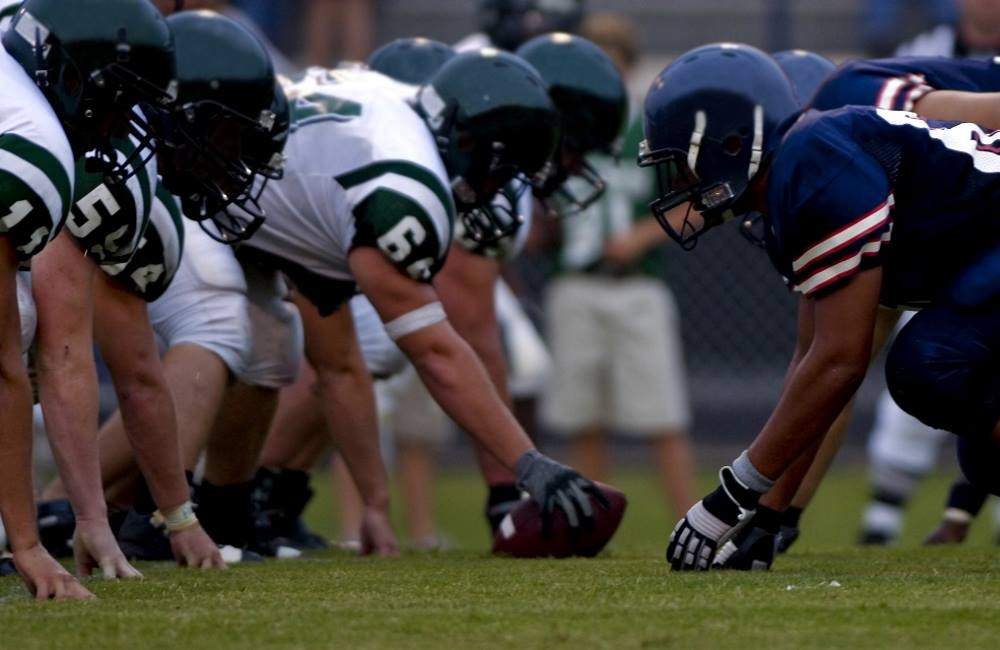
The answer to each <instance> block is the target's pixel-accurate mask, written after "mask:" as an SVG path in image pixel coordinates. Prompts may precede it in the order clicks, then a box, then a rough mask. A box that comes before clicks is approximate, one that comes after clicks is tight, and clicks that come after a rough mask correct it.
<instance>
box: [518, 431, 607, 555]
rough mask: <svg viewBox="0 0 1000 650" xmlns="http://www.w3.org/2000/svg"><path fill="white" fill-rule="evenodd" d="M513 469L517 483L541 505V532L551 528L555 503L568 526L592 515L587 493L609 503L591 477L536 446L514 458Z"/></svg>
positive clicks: (604, 503)
mask: <svg viewBox="0 0 1000 650" xmlns="http://www.w3.org/2000/svg"><path fill="white" fill-rule="evenodd" d="M514 470H515V472H516V473H517V486H518V487H519V488H521V489H522V490H524V491H525V492H527V493H528V494H530V495H531V498H532V499H534V500H535V503H537V504H538V505H539V506H540V507H541V509H542V534H543V535H544V536H548V535H549V533H550V531H551V528H552V515H553V513H555V509H556V508H557V507H558V508H561V509H562V510H563V512H565V513H566V520H567V522H568V523H569V526H570V528H579V527H581V526H583V525H585V524H586V523H589V522H590V520H591V519H592V518H593V516H594V508H593V506H592V505H591V503H590V498H591V497H593V498H594V500H595V501H597V503H598V505H600V506H601V507H602V508H607V507H608V505H609V504H608V500H607V499H606V498H605V497H604V495H603V494H602V493H601V491H600V490H599V489H598V488H597V486H596V485H594V483H593V482H592V481H590V480H589V479H586V478H584V477H583V476H581V475H580V474H579V473H578V472H577V471H576V470H574V469H572V468H570V467H566V466H565V465H562V464H560V463H557V462H556V461H554V460H552V459H551V458H549V457H548V456H545V455H543V454H541V453H539V452H538V450H536V449H532V450H531V451H528V452H525V453H524V455H523V456H521V457H520V458H519V459H518V461H517V464H516V465H515V466H514Z"/></svg>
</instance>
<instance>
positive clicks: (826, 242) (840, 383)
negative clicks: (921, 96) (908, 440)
mask: <svg viewBox="0 0 1000 650" xmlns="http://www.w3.org/2000/svg"><path fill="white" fill-rule="evenodd" d="M904 101H905V98H904ZM796 118H797V119H796ZM646 135H647V140H646V142H645V144H644V146H643V148H642V150H641V152H640V162H641V163H642V164H644V165H650V166H655V167H656V169H657V172H658V174H659V178H660V182H661V197H660V199H659V200H658V201H656V202H655V203H654V204H653V206H652V207H653V210H654V213H655V214H657V216H658V217H659V218H660V219H661V225H663V227H664V228H665V229H666V230H667V232H668V234H670V235H671V237H673V238H674V239H675V240H677V241H678V242H679V243H680V244H681V245H682V246H684V247H685V248H690V247H691V246H693V245H695V244H696V242H697V240H698V238H699V237H701V236H702V235H704V233H705V232H707V231H708V230H710V229H711V228H712V227H714V226H717V225H720V224H721V223H723V222H725V221H727V220H730V219H734V218H742V217H745V216H746V215H748V214H749V213H751V212H757V213H760V214H761V215H762V218H763V223H764V226H765V228H764V230H763V236H764V242H763V243H764V244H765V245H766V246H767V249H768V252H769V254H770V256H771V259H772V261H773V263H774V265H775V267H776V269H777V270H778V271H779V273H780V274H781V275H782V276H783V277H784V278H785V279H786V281H787V282H788V284H789V286H790V287H791V288H792V289H793V290H794V291H796V292H798V293H800V294H802V298H801V301H800V311H799V343H798V345H797V347H796V353H795V355H794V357H793V360H792V362H791V365H790V367H789V371H788V373H787V375H786V381H785V387H784V390H783V393H782V397H781V399H780V400H779V403H778V405H777V407H776V408H775V411H774V413H773V414H772V416H771V418H770V419H769V421H768V423H767V424H766V425H765V427H764V429H763V430H762V431H761V432H760V434H759V435H758V436H757V438H756V439H755V440H754V442H753V444H752V445H751V446H750V447H749V448H748V450H746V451H745V452H743V453H742V454H740V456H739V457H738V458H737V459H735V460H734V461H733V463H732V464H730V465H727V466H725V467H723V468H722V470H721V471H720V482H721V485H720V486H719V488H718V489H717V490H715V491H714V492H712V493H711V494H710V495H708V496H706V497H705V498H704V499H703V500H702V501H701V502H699V503H698V504H696V505H695V506H694V507H693V508H692V509H691V510H690V511H689V512H688V514H687V515H686V516H685V517H684V518H683V519H682V520H681V521H680V522H679V523H678V524H677V527H676V528H675V529H674V532H673V534H672V535H671V539H670V543H669V545H668V548H667V560H668V561H669V562H670V563H671V565H672V566H673V567H674V568H675V569H680V570H685V569H695V570H704V569H707V568H709V567H710V566H711V564H712V562H713V560H714V559H715V555H716V551H717V550H718V549H719V548H720V546H721V545H723V544H725V543H726V542H727V541H728V540H729V539H731V538H732V537H733V536H734V535H735V534H737V533H738V532H739V530H740V528H741V527H742V526H744V525H745V524H746V522H747V521H748V520H749V516H750V515H751V513H752V512H753V511H754V510H755V509H756V508H757V506H758V501H760V497H761V496H762V495H763V494H765V493H767V492H769V491H770V490H771V489H772V488H773V487H774V484H775V480H776V479H778V478H779V477H781V476H782V474H783V473H784V472H785V471H786V470H788V469H789V468H790V467H791V466H792V465H793V464H795V463H796V462H797V460H798V459H799V458H800V457H801V456H802V455H803V454H804V453H808V452H809V451H810V450H811V449H814V448H815V446H816V445H817V444H818V442H819V441H820V440H821V439H822V437H823V435H824V434H825V433H826V431H827V430H828V429H829V427H830V425H831V424H832V423H833V421H834V419H835V418H836V417H837V415H838V414H839V413H840V412H841V411H842V410H843V408H844V407H845V405H846V404H847V402H848V401H849V400H850V398H851V396H852V395H853V393H854V391H855V390H856V389H857V386H858V385H859V384H860V382H861V380H862V379H863V377H864V375H865V372H866V370H867V366H868V361H869V356H870V352H871V348H872V337H873V331H874V328H875V320H876V312H877V308H878V305H879V304H880V303H882V304H885V305H889V306H892V307H898V306H906V307H910V308H915V307H916V308H922V311H921V312H920V313H919V314H917V315H916V316H915V317H914V318H913V319H912V320H911V321H910V323H909V324H908V325H907V326H906V327H904V328H903V330H902V331H901V332H900V334H899V336H898V337H897V339H896V341H895V342H894V343H893V345H892V348H891V349H890V351H889V355H888V360H887V368H886V375H887V380H888V386H889V390H890V392H891V393H892V395H893V397H894V398H895V400H896V402H897V403H898V404H899V405H900V406H901V407H902V408H903V409H904V410H906V411H908V412H909V413H911V414H912V415H914V416H916V417H918V418H919V419H921V420H922V421H924V422H925V423H927V424H929V425H931V426H935V427H938V428H943V429H947V430H950V431H953V432H955V433H956V434H958V435H959V457H960V460H961V462H962V465H963V469H964V471H965V472H966V475H967V476H968V477H969V478H970V480H971V481H972V482H973V483H978V484H979V485H980V487H982V488H984V489H987V490H996V489H998V487H1000V486H998V485H997V484H996V479H995V476H996V475H995V471H992V470H993V469H995V466H996V465H995V464H996V462H997V460H998V458H1000V457H998V447H997V441H996V440H995V436H994V429H995V428H996V427H997V420H998V418H1000V410H998V409H997V408H996V403H997V401H998V400H997V397H996V396H995V395H994V393H993V389H992V380H991V379H990V377H989V370H988V365H987V364H988V355H989V353H990V350H992V349H993V346H994V345H995V344H996V342H995V341H994V340H993V339H992V338H991V333H992V332H993V331H994V330H995V329H996V327H995V325H994V324H993V321H992V320H991V319H994V318H996V313H997V311H996V305H997V303H996V296H995V292H993V291H992V288H991V287H992V286H993V285H994V284H995V281H994V280H993V276H994V274H995V273H996V271H995V265H994V263H993V258H994V257H995V256H996V255H995V252H994V251H995V249H996V246H997V243H998V240H997V231H996V230H995V229H994V228H993V225H992V219H991V218H990V215H989V210H988V209H987V208H986V206H989V205H990V204H991V203H992V201H993V200H994V197H995V196H996V194H997V193H998V192H1000V175H998V174H1000V162H998V161H1000V159H997V153H995V151H996V147H995V146H994V145H993V140H994V139H995V138H996V136H995V135H994V134H993V133H992V132H989V131H985V130H984V129H983V128H982V127H980V126H977V125H975V124H971V123H959V122H946V121H927V120H926V119H923V118H922V117H919V116H917V115H916V114H914V113H909V112H904V111H893V110H886V109H881V108H875V107H870V106H848V107H845V108H841V109H837V110H834V111H828V112H818V111H808V112H806V113H804V114H803V115H801V116H799V108H798V105H797V102H796V100H795V96H794V92H793V90H792V88H791V85H790V83H789V82H788V79H787V77H786V76H785V75H784V74H783V73H782V71H781V69H780V68H779V67H778V66H777V64H776V63H775V62H774V61H773V59H771V58H770V57H768V56H767V55H765V54H764V53H762V52H760V51H758V50H756V49H755V48H752V47H749V46H745V45H734V44H721V45H709V46H704V47H702V48H699V49H697V50H694V51H692V52H689V53H688V54H686V55H683V56H681V57H680V58H678V59H677V61H676V62H675V63H674V64H672V65H671V66H668V67H667V69H665V70H664V72H663V73H661V75H660V76H659V77H658V78H657V80H656V81H655V82H654V84H653V86H652V87H651V89H650V92H649V94H648V96H647V99H646ZM816 161H822V162H821V163H819V164H817V162H816ZM688 201H692V202H693V205H694V209H693V210H690V211H684V212H680V213H679V212H677V211H671V210H670V209H671V208H674V207H676V206H678V205H680V204H682V203H685V202H688ZM751 221H752V220H748V219H747V220H743V227H744V229H747V228H748V226H749V224H750V222H751ZM750 234H751V235H752V233H750ZM958 332H961V334H960V335H958V334H957V333H958Z"/></svg>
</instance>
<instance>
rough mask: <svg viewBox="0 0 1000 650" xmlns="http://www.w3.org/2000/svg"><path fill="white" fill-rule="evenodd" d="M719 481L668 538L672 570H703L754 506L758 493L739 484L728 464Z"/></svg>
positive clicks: (748, 515) (689, 511)
mask: <svg viewBox="0 0 1000 650" xmlns="http://www.w3.org/2000/svg"><path fill="white" fill-rule="evenodd" d="M719 482H720V485H719V487H718V488H716V489H715V491H714V492H712V493H711V494H709V495H708V496H706V497H705V498H704V499H702V500H701V501H699V502H698V503H696V504H694V506H692V507H691V509H690V510H688V512H687V515H685V516H684V518H683V519H681V520H680V521H679V522H677V526H676V527H674V532H673V533H671V535H670V543H669V544H668V545H667V562H669V563H670V566H671V567H672V568H673V569H674V570H675V571H705V570H707V569H708V568H709V567H710V566H711V564H712V559H713V556H714V555H715V551H716V549H718V548H719V547H720V546H721V545H722V544H725V543H726V542H727V541H728V540H729V539H730V538H732V537H733V536H734V535H735V534H736V533H738V532H739V530H740V528H741V527H742V526H743V525H744V524H745V523H746V522H747V521H748V520H749V517H750V516H751V515H752V514H753V512H754V509H755V508H756V507H757V501H758V500H759V499H760V493H759V492H755V491H754V490H751V489H750V488H748V487H747V486H745V485H743V484H742V483H741V482H740V481H739V479H737V478H736V475H735V474H733V470H732V468H731V467H729V466H728V465H727V466H725V467H723V468H722V469H721V470H719Z"/></svg>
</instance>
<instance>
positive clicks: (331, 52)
mask: <svg viewBox="0 0 1000 650" xmlns="http://www.w3.org/2000/svg"><path fill="white" fill-rule="evenodd" d="M373 13H374V10H373V7H372V0H307V1H306V6H305V11H304V14H303V23H302V34H303V35H304V38H305V51H304V52H303V54H302V61H303V63H305V64H306V65H320V66H325V67H332V66H334V65H335V64H337V63H339V62H341V61H364V60H365V59H367V58H368V55H369V54H371V51H372V40H373V30H374V27H373V24H372V23H373Z"/></svg>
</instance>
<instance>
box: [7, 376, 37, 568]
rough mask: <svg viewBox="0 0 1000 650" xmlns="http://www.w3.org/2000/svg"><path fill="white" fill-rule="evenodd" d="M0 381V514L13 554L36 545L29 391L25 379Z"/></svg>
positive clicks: (16, 377)
mask: <svg viewBox="0 0 1000 650" xmlns="http://www.w3.org/2000/svg"><path fill="white" fill-rule="evenodd" d="M19 374H20V376H15V377H10V378H8V379H7V380H5V381H0V404H4V416H3V418H0V449H2V450H3V453H0V513H2V515H3V523H4V526H5V527H6V529H7V539H8V543H9V544H10V547H11V549H12V550H14V551H15V552H16V551H18V550H21V549H25V548H29V547H31V546H34V545H35V544H37V543H38V525H37V523H36V522H37V520H36V517H35V500H34V495H33V494H32V481H31V387H30V385H29V383H28V378H27V375H26V374H25V373H24V372H23V370H22V371H21V373H19Z"/></svg>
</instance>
